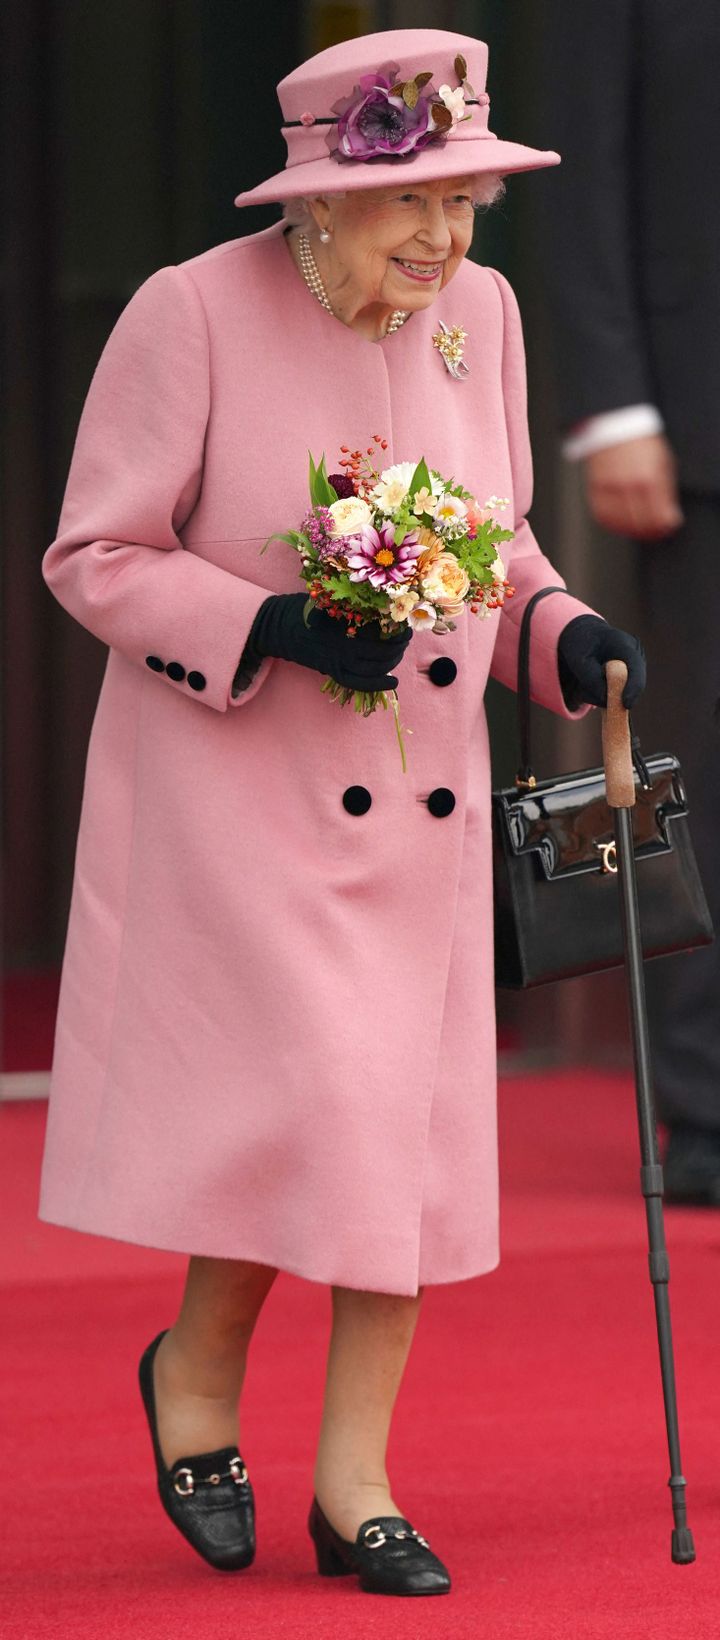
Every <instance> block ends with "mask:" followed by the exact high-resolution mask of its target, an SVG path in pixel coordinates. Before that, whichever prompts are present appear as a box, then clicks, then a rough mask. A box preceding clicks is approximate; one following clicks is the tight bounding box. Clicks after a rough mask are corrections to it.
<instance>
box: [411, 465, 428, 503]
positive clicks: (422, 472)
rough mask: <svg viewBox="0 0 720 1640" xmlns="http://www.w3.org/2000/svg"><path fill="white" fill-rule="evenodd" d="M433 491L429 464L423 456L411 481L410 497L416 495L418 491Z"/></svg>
mask: <svg viewBox="0 0 720 1640" xmlns="http://www.w3.org/2000/svg"><path fill="white" fill-rule="evenodd" d="M431 489H432V481H431V478H430V474H429V472H428V468H427V463H426V461H425V457H424V456H421V457H420V460H419V462H418V464H417V467H416V468H415V471H414V473H413V475H412V478H411V480H410V495H415V493H416V491H417V490H431Z"/></svg>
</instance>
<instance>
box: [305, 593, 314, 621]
mask: <svg viewBox="0 0 720 1640" xmlns="http://www.w3.org/2000/svg"><path fill="white" fill-rule="evenodd" d="M314 608H315V599H314V598H306V599H305V602H304V604H303V620H304V622H305V625H306V626H307V625H308V624H309V621H310V611H311V610H313V609H314Z"/></svg>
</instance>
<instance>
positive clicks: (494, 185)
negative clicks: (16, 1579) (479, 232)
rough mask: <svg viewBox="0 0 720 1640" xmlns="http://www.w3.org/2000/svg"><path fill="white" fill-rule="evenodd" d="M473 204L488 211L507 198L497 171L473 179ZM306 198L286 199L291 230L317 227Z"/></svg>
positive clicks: (335, 194)
mask: <svg viewBox="0 0 720 1640" xmlns="http://www.w3.org/2000/svg"><path fill="white" fill-rule="evenodd" d="M471 184H472V202H473V208H474V209H475V210H476V211H487V210H489V209H490V206H491V205H498V204H499V203H500V200H501V199H504V197H505V183H504V180H503V178H502V177H501V176H500V174H499V173H498V172H497V171H483V172H481V173H480V175H479V176H474V177H472V179H471ZM311 197H314V196H305V197H302V198H299V199H286V200H285V201H284V203H283V208H282V214H283V221H284V222H286V223H287V224H288V226H289V227H291V228H303V229H304V230H305V231H306V232H307V231H308V229H310V228H313V227H314V225H315V221H314V217H313V214H312V211H311V210H310V198H311ZM328 197H329V198H332V199H345V197H346V196H345V192H344V191H342V192H340V191H339V190H338V191H336V190H335V189H333V192H332V195H328Z"/></svg>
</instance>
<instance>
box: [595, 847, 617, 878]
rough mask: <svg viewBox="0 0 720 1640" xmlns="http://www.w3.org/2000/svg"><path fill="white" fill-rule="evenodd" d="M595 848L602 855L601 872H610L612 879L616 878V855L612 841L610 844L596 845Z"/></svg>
mask: <svg viewBox="0 0 720 1640" xmlns="http://www.w3.org/2000/svg"><path fill="white" fill-rule="evenodd" d="M595 847H596V849H597V850H598V852H599V853H600V854H601V855H602V866H601V868H600V869H601V871H603V872H608V871H609V872H612V875H613V877H617V853H616V849H615V843H614V841H613V842H611V843H596V844H595Z"/></svg>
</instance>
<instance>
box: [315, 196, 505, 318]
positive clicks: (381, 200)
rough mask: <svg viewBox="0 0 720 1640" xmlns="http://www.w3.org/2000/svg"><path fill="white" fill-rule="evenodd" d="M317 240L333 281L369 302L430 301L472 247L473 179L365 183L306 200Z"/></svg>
mask: <svg viewBox="0 0 720 1640" xmlns="http://www.w3.org/2000/svg"><path fill="white" fill-rule="evenodd" d="M311 210H312V214H313V216H314V218H315V221H316V222H317V224H318V227H320V228H325V229H327V230H328V231H329V232H330V234H331V239H330V242H329V243H328V244H327V245H323V246H322V250H323V252H324V253H325V257H326V259H327V271H328V273H329V274H330V276H331V278H332V280H333V282H334V283H336V285H337V286H338V287H343V286H345V288H347V289H349V288H352V291H353V294H354V296H355V298H356V300H357V301H358V302H359V303H360V304H362V305H367V306H369V305H370V304H372V303H381V304H383V305H384V306H385V305H386V306H387V307H389V308H404V309H406V310H407V311H415V310H416V309H418V308H425V307H429V306H430V303H431V302H433V301H434V300H435V297H436V296H437V295H438V293H439V291H441V290H442V288H443V286H444V285H446V284H447V283H448V280H450V279H452V276H453V274H454V273H455V272H456V270H457V268H458V267H459V265H460V263H461V261H462V259H463V257H464V256H465V254H466V252H467V251H468V249H469V247H470V243H471V240H472V235H473V227H474V222H475V213H474V209H473V189H472V179H471V178H469V177H451V178H443V179H441V180H439V181H435V182H425V183H415V184H414V185H413V184H412V183H411V182H410V181H409V180H405V179H403V180H402V181H399V182H398V183H397V185H396V186H395V187H393V188H367V189H358V191H357V192H349V193H348V194H346V195H344V196H342V197H340V198H332V197H328V198H318V199H316V200H313V201H312V202H311Z"/></svg>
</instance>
